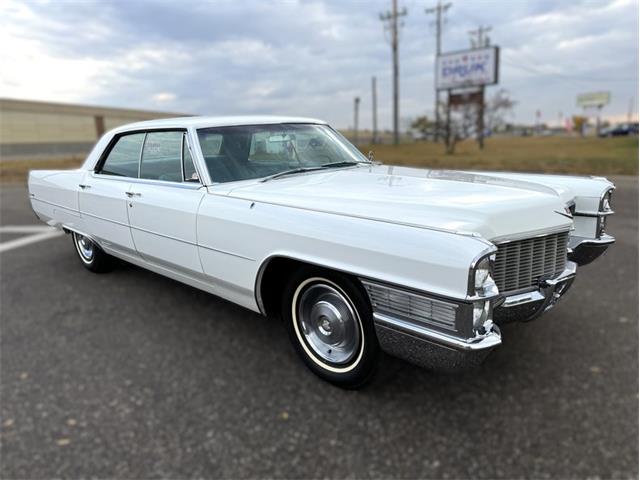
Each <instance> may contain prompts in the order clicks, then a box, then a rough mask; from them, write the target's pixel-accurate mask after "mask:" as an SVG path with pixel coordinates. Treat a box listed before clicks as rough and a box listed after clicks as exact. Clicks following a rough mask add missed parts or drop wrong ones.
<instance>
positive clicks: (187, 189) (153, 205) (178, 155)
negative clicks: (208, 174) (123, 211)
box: [127, 131, 206, 274]
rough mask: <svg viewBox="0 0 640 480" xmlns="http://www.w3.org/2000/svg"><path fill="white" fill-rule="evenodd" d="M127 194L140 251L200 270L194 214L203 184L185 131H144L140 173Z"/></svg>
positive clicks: (148, 257)
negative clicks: (194, 164) (197, 172)
mask: <svg viewBox="0 0 640 480" xmlns="http://www.w3.org/2000/svg"><path fill="white" fill-rule="evenodd" d="M129 194H130V199H129V201H128V202H127V209H128V211H129V225H130V226H131V234H132V236H133V239H134V242H135V245H136V248H137V250H138V253H139V254H140V255H141V256H142V257H143V258H144V259H145V260H147V261H149V262H151V263H155V264H159V265H164V266H167V267H169V268H171V269H172V270H178V271H182V272H184V273H187V274H198V273H202V266H201V264H200V257H199V255H198V247H197V238H196V214H197V212H198V207H199V206H200V202H201V200H202V197H203V196H204V195H205V194H206V189H205V188H204V187H201V185H200V182H199V180H198V176H197V174H195V169H194V168H193V162H192V161H191V156H190V154H189V150H188V147H187V144H186V139H185V134H184V132H181V131H163V132H148V133H147V138H146V140H145V143H144V147H143V149H142V160H141V163H140V179H139V180H134V181H133V183H132V184H131V186H130V192H129Z"/></svg>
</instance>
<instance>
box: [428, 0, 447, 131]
mask: <svg viewBox="0 0 640 480" xmlns="http://www.w3.org/2000/svg"><path fill="white" fill-rule="evenodd" d="M451 5H452V4H451V2H448V3H445V4H443V3H441V2H440V0H438V4H437V5H436V6H435V7H432V8H426V9H425V13H426V14H427V15H431V14H432V13H433V14H434V15H435V16H436V55H435V68H434V70H433V71H434V79H433V84H434V85H433V86H434V90H435V116H436V119H435V120H436V127H435V132H434V136H433V141H434V142H437V141H438V140H439V136H440V91H439V90H438V86H437V84H436V76H437V75H438V57H439V56H440V52H441V48H442V17H443V14H444V13H445V12H446V11H447V10H449V8H451Z"/></svg>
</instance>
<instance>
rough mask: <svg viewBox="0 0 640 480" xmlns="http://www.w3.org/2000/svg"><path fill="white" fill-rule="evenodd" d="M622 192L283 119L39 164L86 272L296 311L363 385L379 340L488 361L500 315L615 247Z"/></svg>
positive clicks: (39, 179) (334, 364)
mask: <svg viewBox="0 0 640 480" xmlns="http://www.w3.org/2000/svg"><path fill="white" fill-rule="evenodd" d="M425 164H428V159H425ZM613 190H614V186H613V184H612V183H611V182H609V181H607V180H606V179H605V178H599V177H570V176H557V175H530V174H514V173H486V172H485V173H480V172H455V171H446V170H428V169H418V168H405V167H396V166H388V165H382V164H379V163H377V162H373V161H371V160H370V159H368V158H367V157H365V156H364V155H362V154H361V153H360V152H359V151H358V150H357V149H356V148H355V147H354V146H353V145H352V144H350V143H349V142H348V141H347V140H345V139H344V138H343V137H342V136H341V135H340V134H339V133H337V132H336V131H335V130H334V129H332V128H331V127H330V126H329V125H327V124H326V123H325V122H322V121H319V120H312V119H305V118H285V117H230V118H206V117H205V118H198V117H190V118H177V119H164V120H156V121H150V122H142V123H136V124H132V125H126V126H123V127H120V128H117V129H115V130H113V131H110V132H109V133H107V134H105V135H104V137H103V138H102V139H101V140H100V141H99V142H98V143H97V144H96V146H95V148H94V149H93V151H92V152H91V153H90V155H89V156H88V158H87V159H86V161H85V163H84V165H83V166H82V167H81V168H79V169H77V170H65V171H53V170H38V171H32V172H31V173H30V175H29V196H30V200H31V205H32V207H33V210H34V211H35V213H36V215H37V216H38V217H39V218H40V219H41V220H43V221H44V222H46V223H48V224H49V225H53V226H55V227H58V228H61V229H63V230H64V231H65V232H67V233H70V234H71V236H72V239H73V244H74V247H75V249H76V251H77V254H78V257H79V259H80V261H81V262H82V264H83V265H84V266H85V267H86V268H87V269H89V270H91V271H93V272H105V271H108V270H109V269H110V268H111V267H112V266H113V263H114V257H117V258H119V259H122V260H125V261H127V262H131V263H134V264H136V265H140V266H142V267H144V268H147V269H149V270H152V271H154V272H157V273H160V274H162V275H166V276H168V277H171V278H173V279H175V280H178V281H180V282H184V283H186V284H188V285H192V286H194V287H196V288H200V289H202V290H205V291H208V292H211V293H213V294H215V295H219V296H220V297H223V298H226V299H228V300H230V301H232V302H235V303H237V304H239V305H242V306H244V307H246V308H248V309H251V310H253V311H256V312H261V313H263V314H264V315H269V316H274V317H281V318H282V320H283V322H284V325H285V327H286V329H287V331H288V332H289V336H290V338H291V341H292V343H293V346H294V347H295V349H296V350H297V352H298V353H299V354H300V356H301V357H302V359H303V360H304V362H305V363H306V365H307V366H308V367H309V368H310V369H311V370H312V371H313V372H314V373H316V374H317V375H319V376H320V377H322V378H324V379H326V380H328V381H330V382H333V383H335V384H337V385H340V386H343V387H348V388H355V387H358V386H360V385H363V384H364V383H365V382H366V381H367V380H369V379H370V378H371V376H372V375H373V373H374V372H375V369H376V366H377V364H378V361H379V359H380V358H381V352H382V351H386V352H387V353H390V354H392V355H395V356H398V357H401V358H404V359H406V360H409V361H411V362H414V363H416V364H419V365H422V366H426V367H429V368H438V369H442V368H445V369H458V368H460V367H464V366H466V365H469V364H477V363H479V362H481V361H482V360H483V359H484V358H485V357H486V355H487V354H488V353H489V352H490V351H491V350H493V349H494V348H496V347H497V346H499V345H500V343H501V341H502V340H501V335H500V330H499V326H498V325H499V324H500V323H502V322H507V321H514V320H520V321H528V320H531V319H533V318H535V317H537V316H538V315H540V314H541V313H543V312H544V311H546V310H548V309H549V308H551V307H553V306H554V305H555V304H556V302H557V301H558V299H559V298H560V297H561V296H562V295H564V294H565V293H566V291H567V290H568V288H569V286H570V285H571V283H572V281H573V279H574V277H575V275H576V267H577V265H582V264H585V263H588V262H590V261H592V260H593V259H595V258H596V257H597V256H599V255H600V254H601V253H602V252H603V251H604V250H605V249H606V248H607V247H608V246H609V245H610V244H611V243H613V242H614V239H613V237H611V236H610V235H608V234H607V233H606V232H605V229H606V219H607V217H608V215H610V214H612V213H613V211H612V210H611V195H612V193H613Z"/></svg>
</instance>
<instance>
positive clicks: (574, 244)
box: [569, 233, 616, 250]
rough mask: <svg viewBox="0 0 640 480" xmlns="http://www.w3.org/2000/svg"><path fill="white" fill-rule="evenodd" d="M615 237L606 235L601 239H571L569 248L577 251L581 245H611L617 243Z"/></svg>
mask: <svg viewBox="0 0 640 480" xmlns="http://www.w3.org/2000/svg"><path fill="white" fill-rule="evenodd" d="M615 241H616V239H615V237H613V236H611V235H609V234H607V233H605V234H603V235H602V236H601V237H600V238H585V237H569V248H571V249H572V250H575V249H576V248H577V247H579V246H580V245H589V244H591V245H610V244H612V243H615Z"/></svg>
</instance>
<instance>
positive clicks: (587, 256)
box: [569, 233, 616, 266]
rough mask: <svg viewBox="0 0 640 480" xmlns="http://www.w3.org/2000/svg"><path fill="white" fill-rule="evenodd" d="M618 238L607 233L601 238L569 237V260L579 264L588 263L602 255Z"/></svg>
mask: <svg viewBox="0 0 640 480" xmlns="http://www.w3.org/2000/svg"><path fill="white" fill-rule="evenodd" d="M615 241H616V239H615V238H614V237H612V236H611V235H607V234H606V233H605V234H603V235H601V236H600V238H580V237H570V238H569V260H571V261H572V262H576V263H577V264H578V265H580V266H582V265H587V264H588V263H591V262H593V261H594V260H595V259H596V258H598V257H599V256H600V255H602V254H603V253H604V252H605V251H606V250H607V248H609V246H610V245H612V244H613V243H615Z"/></svg>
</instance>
